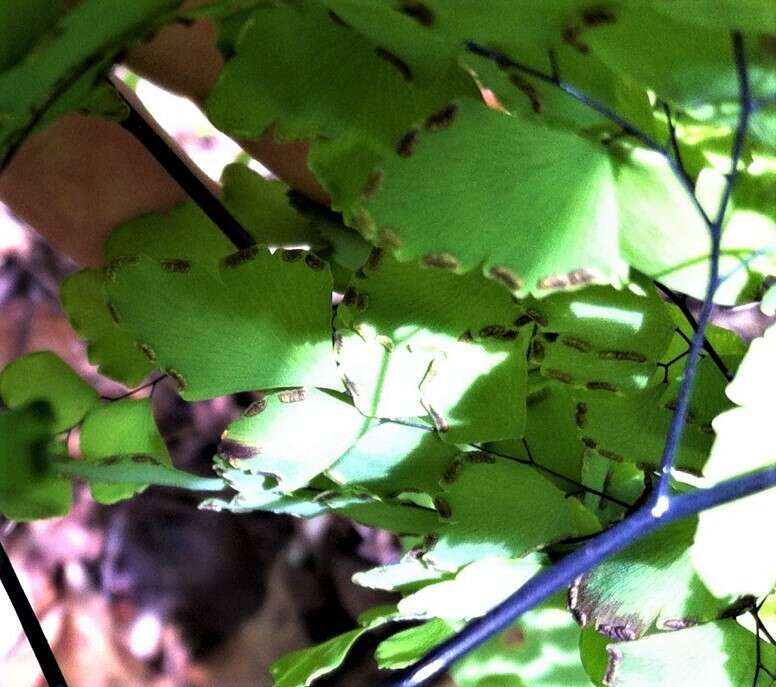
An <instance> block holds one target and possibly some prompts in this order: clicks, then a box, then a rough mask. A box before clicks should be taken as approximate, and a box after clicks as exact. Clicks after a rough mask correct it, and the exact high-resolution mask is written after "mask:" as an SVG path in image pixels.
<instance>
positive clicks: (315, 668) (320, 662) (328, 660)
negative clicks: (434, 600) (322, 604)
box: [270, 607, 396, 687]
mask: <svg viewBox="0 0 776 687" xmlns="http://www.w3.org/2000/svg"><path fill="white" fill-rule="evenodd" d="M374 610H375V611H376V612H375V613H372V614H370V615H369V616H366V617H362V618H359V620H360V621H361V620H364V621H365V623H364V624H363V625H362V626H361V627H359V628H356V629H354V630H350V631H349V632H345V633H344V634H341V635H338V636H337V637H334V638H332V639H330V640H328V641H326V642H323V644H318V645H316V646H312V647H309V648H307V649H299V650H298V651H292V652H291V653H290V654H286V655H285V656H283V657H282V658H280V659H278V660H277V661H275V662H274V663H273V664H272V665H271V666H270V672H271V673H272V678H273V680H274V682H273V685H274V687H308V685H311V684H312V683H313V682H314V681H315V680H316V679H318V678H319V677H321V676H323V675H326V674H327V673H330V672H332V671H333V670H336V669H337V668H339V667H340V666H341V665H342V662H343V661H344V660H345V658H346V657H347V655H348V652H349V651H350V649H351V648H352V647H353V645H354V644H355V643H356V640H358V638H359V637H361V635H363V634H365V633H366V632H369V630H372V629H374V628H376V627H379V626H380V625H383V624H385V623H386V622H390V621H391V620H393V619H394V617H395V615H396V613H395V609H394V608H393V607H386V608H384V607H380V608H379V609H374ZM364 615H366V614H364Z"/></svg>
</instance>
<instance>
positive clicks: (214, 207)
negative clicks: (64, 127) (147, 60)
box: [114, 83, 256, 249]
mask: <svg viewBox="0 0 776 687" xmlns="http://www.w3.org/2000/svg"><path fill="white" fill-rule="evenodd" d="M115 85H117V84H115V83H114V86H115ZM116 92H117V93H118V94H119V96H120V97H121V98H122V99H123V100H124V103H125V104H126V106H127V108H128V111H129V115H128V116H127V117H126V119H124V120H122V122H121V126H123V127H124V129H126V130H127V131H128V132H129V133H131V134H132V135H133V136H134V137H135V138H136V139H137V140H138V141H139V142H140V143H142V144H143V146H144V147H145V148H146V150H148V152H149V153H151V155H153V156H154V158H155V159H156V161H157V162H158V163H159V164H160V165H161V166H162V167H164V170H165V171H166V172H167V173H168V174H169V175H170V177H171V178H172V179H173V180H174V181H175V182H176V183H177V184H178V185H179V186H180V187H181V188H182V189H183V191H185V193H186V195H188V196H189V198H191V199H192V200H193V201H194V202H195V203H196V204H197V205H198V206H199V208H200V210H202V212H204V213H205V214H206V215H207V216H208V218H209V219H210V220H211V221H212V222H213V224H215V225H216V227H218V229H219V230H220V231H221V233H223V234H224V236H226V238H228V239H229V240H230V241H231V242H232V243H233V244H234V245H235V247H236V248H238V249H243V248H250V247H251V246H253V245H255V244H256V240H255V239H254V238H253V236H251V235H250V233H248V231H247V230H246V229H245V227H243V226H242V224H240V222H239V221H238V220H237V219H236V218H235V216H234V215H233V214H232V213H231V212H229V210H228V209H227V208H226V206H225V205H224V204H223V203H222V202H221V201H220V199H219V198H218V197H217V196H216V194H215V193H213V191H212V190H211V189H210V188H208V186H207V184H205V183H204V182H203V181H202V179H200V178H199V177H198V176H197V175H196V174H195V173H194V172H193V171H192V169H191V167H190V166H189V164H187V163H186V162H185V161H184V160H183V159H182V158H181V155H180V154H179V153H178V152H177V151H175V150H173V148H172V147H171V146H170V144H169V143H168V142H167V141H166V140H165V139H164V137H163V136H162V135H161V134H159V132H158V131H157V130H156V129H155V128H154V127H153V126H152V125H151V124H150V123H149V122H148V121H146V116H144V115H143V114H141V113H140V112H139V111H138V109H137V108H136V107H135V106H134V104H133V103H132V102H131V101H130V99H129V98H126V97H125V96H124V94H123V93H122V92H121V90H120V89H119V88H117V89H116Z"/></svg>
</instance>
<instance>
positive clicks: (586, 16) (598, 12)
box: [582, 7, 617, 26]
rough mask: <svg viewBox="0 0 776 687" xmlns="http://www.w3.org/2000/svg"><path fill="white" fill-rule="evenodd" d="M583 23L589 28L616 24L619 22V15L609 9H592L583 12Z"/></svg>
mask: <svg viewBox="0 0 776 687" xmlns="http://www.w3.org/2000/svg"><path fill="white" fill-rule="evenodd" d="M582 21H583V22H584V23H585V24H586V25H587V26H601V25H603V24H614V22H616V21H617V15H616V14H615V13H614V10H612V9H610V8H608V7H591V8H590V9H587V10H585V11H584V12H582Z"/></svg>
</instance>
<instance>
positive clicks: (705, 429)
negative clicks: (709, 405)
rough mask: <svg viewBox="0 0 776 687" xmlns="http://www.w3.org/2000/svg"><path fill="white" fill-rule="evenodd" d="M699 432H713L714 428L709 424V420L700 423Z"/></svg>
mask: <svg viewBox="0 0 776 687" xmlns="http://www.w3.org/2000/svg"><path fill="white" fill-rule="evenodd" d="M701 432H703V433H704V434H714V433H715V432H714V428H713V427H712V426H711V423H710V422H706V423H704V424H702V425H701Z"/></svg>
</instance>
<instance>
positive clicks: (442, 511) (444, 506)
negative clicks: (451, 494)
mask: <svg viewBox="0 0 776 687" xmlns="http://www.w3.org/2000/svg"><path fill="white" fill-rule="evenodd" d="M434 508H436V509H437V511H438V512H439V516H440V517H442V518H444V519H445V520H448V519H449V518H450V516H451V515H452V514H453V511H452V510H451V509H450V504H449V503H448V502H447V499H445V498H442V497H441V496H435V497H434Z"/></svg>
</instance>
